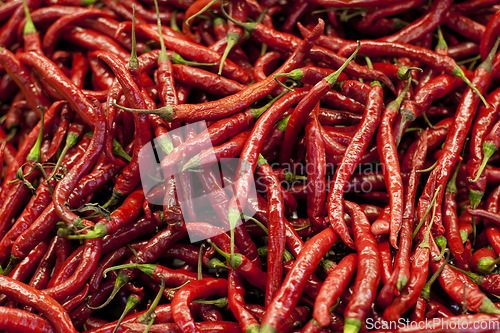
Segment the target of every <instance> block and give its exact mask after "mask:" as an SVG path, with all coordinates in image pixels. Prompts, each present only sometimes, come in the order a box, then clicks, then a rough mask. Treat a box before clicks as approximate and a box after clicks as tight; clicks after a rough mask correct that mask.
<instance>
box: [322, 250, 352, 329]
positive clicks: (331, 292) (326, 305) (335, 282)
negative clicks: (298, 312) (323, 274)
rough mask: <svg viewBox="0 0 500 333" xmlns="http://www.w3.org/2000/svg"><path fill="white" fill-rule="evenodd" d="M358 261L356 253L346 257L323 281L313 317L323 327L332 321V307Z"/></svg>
mask: <svg viewBox="0 0 500 333" xmlns="http://www.w3.org/2000/svg"><path fill="white" fill-rule="evenodd" d="M357 261H358V256H357V255H356V254H354V253H352V254H349V255H348V256H346V257H344V258H343V259H342V260H341V261H340V262H339V264H338V265H337V266H336V267H335V268H334V269H333V270H332V271H331V272H330V273H329V274H328V277H327V278H326V279H325V281H324V282H323V285H322V286H321V289H320V291H319V294H318V296H317V297H316V300H315V301H314V312H313V318H314V319H315V320H316V321H317V322H318V324H319V325H321V326H322V327H325V326H327V325H328V324H329V323H330V314H329V313H330V308H331V307H332V306H333V305H334V304H335V302H336V301H337V298H338V297H340V294H341V293H342V292H343V291H344V289H345V288H346V287H347V284H348V283H349V281H350V280H351V277H352V275H353V274H354V272H355V270H356V262H357Z"/></svg>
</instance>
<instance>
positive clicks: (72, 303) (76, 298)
mask: <svg viewBox="0 0 500 333" xmlns="http://www.w3.org/2000/svg"><path fill="white" fill-rule="evenodd" d="M88 294H89V285H88V284H85V285H84V286H83V288H82V289H81V290H80V291H79V292H77V293H75V294H73V295H70V296H71V298H70V299H68V300H67V301H66V302H64V303H62V304H61V305H62V307H63V308H64V310H66V312H70V311H72V310H73V309H74V308H76V307H77V306H78V305H80V304H82V303H83V302H84V301H85V299H86V298H87V295H88Z"/></svg>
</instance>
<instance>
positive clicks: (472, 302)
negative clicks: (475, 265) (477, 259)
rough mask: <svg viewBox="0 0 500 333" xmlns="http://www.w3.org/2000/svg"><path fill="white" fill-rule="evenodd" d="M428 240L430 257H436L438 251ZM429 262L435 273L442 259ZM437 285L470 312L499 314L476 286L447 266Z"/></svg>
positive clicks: (432, 241)
mask: <svg viewBox="0 0 500 333" xmlns="http://www.w3.org/2000/svg"><path fill="white" fill-rule="evenodd" d="M430 240H431V242H430V244H431V256H432V257H437V256H439V252H440V251H439V248H438V246H437V245H436V243H435V242H434V238H433V237H432V235H431V237H430ZM429 262H430V267H431V269H432V271H433V272H435V271H437V270H438V269H439V266H441V265H442V263H443V262H444V258H442V259H441V260H439V261H434V260H430V261H429ZM439 284H440V285H441V287H442V288H443V289H444V290H445V291H446V293H447V294H448V295H449V296H450V297H451V298H452V299H453V300H454V301H455V302H458V303H459V304H462V303H463V302H464V301H465V302H466V304H465V305H464V306H466V307H467V309H468V310H470V311H473V312H484V313H491V314H496V313H500V310H499V309H498V308H497V307H496V306H495V305H494V304H493V302H492V301H491V300H490V299H489V298H488V297H487V296H486V295H484V294H483V293H482V292H481V290H480V289H479V287H478V286H477V285H475V284H474V283H472V282H471V281H470V280H469V278H468V277H467V276H466V275H465V274H463V273H460V272H458V271H456V270H453V269H452V268H450V267H449V266H445V267H444V269H443V271H442V272H441V274H440V275H439Z"/></svg>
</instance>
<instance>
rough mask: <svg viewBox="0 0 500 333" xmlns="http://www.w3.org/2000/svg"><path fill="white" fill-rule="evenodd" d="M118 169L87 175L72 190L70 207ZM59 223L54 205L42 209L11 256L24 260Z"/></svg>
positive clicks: (16, 242) (105, 169) (24, 232)
mask: <svg viewBox="0 0 500 333" xmlns="http://www.w3.org/2000/svg"><path fill="white" fill-rule="evenodd" d="M118 170H119V167H116V166H114V165H107V166H106V167H104V168H102V169H100V170H96V171H95V172H91V173H90V174H89V175H87V176H85V177H84V178H82V180H81V181H80V183H79V184H78V187H77V188H75V189H74V190H73V194H72V196H71V198H70V200H69V204H70V206H73V205H75V204H76V202H79V201H80V200H81V199H82V198H83V197H85V196H87V195H88V194H89V193H92V192H93V191H95V190H96V189H97V188H99V187H100V186H102V185H103V184H105V183H106V182H107V181H109V180H110V179H111V177H112V176H113V175H114V174H116V173H117V172H118ZM58 221H59V216H58V215H57V213H56V211H55V207H54V203H53V202H52V203H50V204H49V206H47V208H45V209H44V211H43V212H42V214H41V215H40V216H39V217H37V218H36V219H35V220H34V221H33V223H32V224H31V225H30V226H29V227H28V228H27V229H26V230H24V231H23V233H22V234H21V235H19V236H18V237H17V239H16V240H15V242H14V244H13V245H12V255H13V256H14V257H16V258H24V257H25V256H26V255H27V254H28V253H29V251H31V250H32V249H33V248H34V247H35V246H36V245H37V244H38V243H39V242H40V241H41V240H43V239H44V238H45V237H46V235H47V233H49V232H50V230H52V229H53V228H54V226H55V224H56V223H57V222H58Z"/></svg>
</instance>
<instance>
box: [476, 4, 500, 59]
mask: <svg viewBox="0 0 500 333" xmlns="http://www.w3.org/2000/svg"><path fill="white" fill-rule="evenodd" d="M499 33H500V12H499V11H498V10H497V11H496V13H495V15H493V17H492V18H491V19H490V20H489V21H488V25H487V26H486V30H485V31H484V34H483V36H482V38H481V43H480V44H479V53H480V54H481V59H483V60H486V58H487V57H488V53H490V51H491V49H492V48H493V45H494V44H495V41H496V40H497V39H498V34H499Z"/></svg>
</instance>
